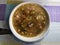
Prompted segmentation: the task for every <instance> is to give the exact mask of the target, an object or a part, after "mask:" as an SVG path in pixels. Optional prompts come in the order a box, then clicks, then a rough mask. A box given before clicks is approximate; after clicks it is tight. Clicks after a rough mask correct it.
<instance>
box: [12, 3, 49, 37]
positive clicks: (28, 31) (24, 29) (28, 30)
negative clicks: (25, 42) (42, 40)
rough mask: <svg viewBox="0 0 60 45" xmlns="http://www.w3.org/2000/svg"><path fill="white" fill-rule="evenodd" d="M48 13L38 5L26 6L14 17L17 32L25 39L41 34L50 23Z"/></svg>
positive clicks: (20, 8)
mask: <svg viewBox="0 0 60 45" xmlns="http://www.w3.org/2000/svg"><path fill="white" fill-rule="evenodd" d="M47 15H48V14H47V12H46V11H45V9H44V8H42V7H41V6H40V5H38V4H30V3H29V4H24V5H22V6H20V7H19V8H18V9H17V10H16V11H15V12H14V15H13V20H12V21H13V26H14V28H15V30H16V32H17V33H18V34H20V35H22V36H25V37H34V36H37V35H39V34H41V33H42V32H43V31H44V29H45V26H46V25H47V22H48V16H47Z"/></svg>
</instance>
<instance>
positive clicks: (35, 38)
mask: <svg viewBox="0 0 60 45" xmlns="http://www.w3.org/2000/svg"><path fill="white" fill-rule="evenodd" d="M28 3H32V4H33V3H34V2H23V3H20V4H19V5H17V6H16V7H15V8H14V9H13V10H12V12H11V14H10V17H9V27H10V29H11V32H12V33H13V35H14V36H15V37H16V38H18V39H19V40H22V41H25V42H35V41H38V40H41V39H42V38H43V37H44V36H45V35H46V34H47V32H48V27H49V23H48V25H47V26H46V28H45V31H43V32H42V33H41V34H39V35H38V36H35V37H24V36H21V35H20V34H18V33H17V32H16V31H15V29H14V27H13V23H12V17H13V14H14V12H15V11H16V10H17V9H18V8H19V7H20V6H22V5H24V4H28ZM35 4H36V3H35ZM38 5H40V4H38ZM40 6H41V5H40ZM43 8H44V7H43ZM44 9H45V8H44ZM48 17H49V16H48ZM48 21H49V20H48Z"/></svg>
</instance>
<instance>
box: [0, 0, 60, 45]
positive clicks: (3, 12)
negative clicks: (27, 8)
mask: <svg viewBox="0 0 60 45" xmlns="http://www.w3.org/2000/svg"><path fill="white" fill-rule="evenodd" d="M28 1H29V2H36V3H39V4H41V5H42V6H44V7H45V8H46V9H47V11H48V13H49V16H50V27H49V33H48V35H47V36H46V37H45V38H44V39H43V40H42V41H41V42H38V43H35V44H24V43H21V42H17V41H16V40H15V39H14V38H13V37H12V36H11V35H0V45H60V0H0V28H3V29H6V28H7V24H6V22H7V20H8V18H9V15H10V13H11V11H12V9H13V8H14V7H15V6H16V5H18V4H19V3H22V2H28Z"/></svg>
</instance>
